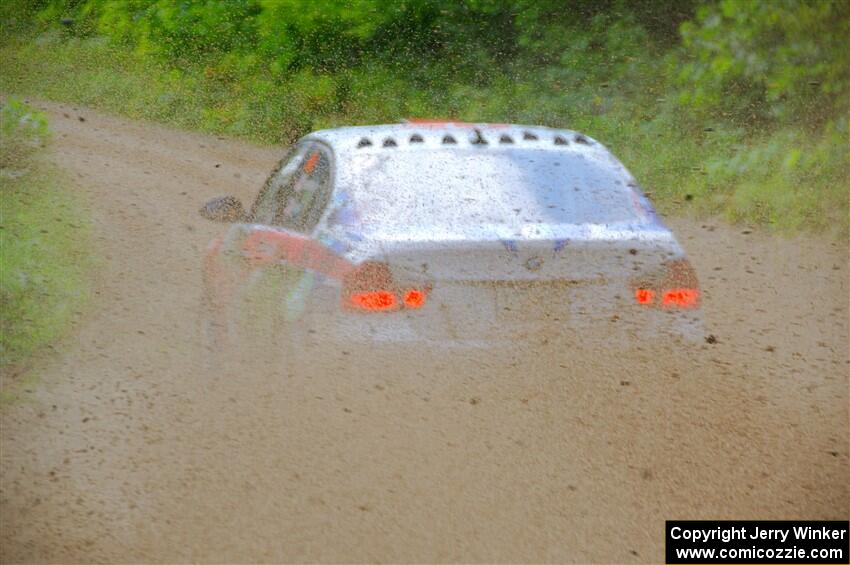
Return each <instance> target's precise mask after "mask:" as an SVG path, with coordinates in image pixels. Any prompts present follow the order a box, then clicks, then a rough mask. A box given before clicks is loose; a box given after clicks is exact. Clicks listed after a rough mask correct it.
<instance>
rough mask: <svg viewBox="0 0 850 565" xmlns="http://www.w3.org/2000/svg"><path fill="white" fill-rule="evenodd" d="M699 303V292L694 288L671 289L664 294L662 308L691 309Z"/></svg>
mask: <svg viewBox="0 0 850 565" xmlns="http://www.w3.org/2000/svg"><path fill="white" fill-rule="evenodd" d="M698 302H699V290H697V289H695V288H673V289H670V290H668V291H666V292H665V293H664V297H663V298H662V299H661V305H662V306H677V307H679V308H693V307H694V306H696V305H697V303H698Z"/></svg>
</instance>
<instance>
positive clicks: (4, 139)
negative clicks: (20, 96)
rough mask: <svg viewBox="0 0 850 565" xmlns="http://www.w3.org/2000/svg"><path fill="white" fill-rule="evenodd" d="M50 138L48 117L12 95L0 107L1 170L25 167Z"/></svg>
mask: <svg viewBox="0 0 850 565" xmlns="http://www.w3.org/2000/svg"><path fill="white" fill-rule="evenodd" d="M48 138H49V132H48V129H47V118H45V116H44V114H42V113H41V112H36V111H34V110H33V109H32V108H30V107H29V106H27V105H26V104H24V103H22V102H21V101H20V100H17V99H15V98H12V99H10V100H8V101H7V102H6V103H5V104H3V105H2V106H1V107H0V169H9V168H11V167H15V166H25V165H26V162H27V160H28V159H29V157H30V156H31V155H32V154H33V153H34V152H35V151H37V150H38V149H39V148H40V147H42V146H43V145H44V143H45V142H46V141H47V140H48Z"/></svg>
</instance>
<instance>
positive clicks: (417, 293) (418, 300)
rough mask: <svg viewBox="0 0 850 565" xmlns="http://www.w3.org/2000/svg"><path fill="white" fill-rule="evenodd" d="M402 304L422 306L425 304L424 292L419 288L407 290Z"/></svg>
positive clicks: (411, 306) (415, 306)
mask: <svg viewBox="0 0 850 565" xmlns="http://www.w3.org/2000/svg"><path fill="white" fill-rule="evenodd" d="M404 305H405V306H406V307H408V308H422V307H423V306H424V305H425V293H424V292H423V291H421V290H408V291H407V292H405V293H404Z"/></svg>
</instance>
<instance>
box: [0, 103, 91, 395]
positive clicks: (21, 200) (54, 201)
mask: <svg viewBox="0 0 850 565" xmlns="http://www.w3.org/2000/svg"><path fill="white" fill-rule="evenodd" d="M0 118H2V121H3V124H2V126H3V128H2V129H3V132H2V133H3V143H2V145H0V149H2V151H0V165H2V166H0V196H2V206H0V371H3V373H5V374H6V375H15V374H17V373H20V372H21V370H22V369H25V368H26V367H27V365H28V364H29V362H30V360H31V359H32V358H33V357H34V356H36V355H37V354H38V353H39V352H41V351H42V350H44V349H45V348H47V347H49V346H51V345H52V344H54V343H55V342H56V341H57V340H58V339H60V338H61V337H62V336H63V335H65V334H66V333H67V332H68V330H69V328H70V326H71V322H72V320H73V318H74V316H75V314H76V313H78V312H79V311H80V310H81V309H82V308H83V307H84V305H85V303H86V302H87V300H88V270H89V267H90V265H91V261H90V259H89V243H90V225H89V223H88V221H87V220H86V215H85V213H84V211H83V209H82V207H81V205H80V203H79V202H78V201H77V199H76V198H75V197H74V195H73V194H72V193H71V192H70V191H69V190H68V188H67V182H66V179H65V178H64V177H63V176H62V173H61V171H59V170H57V169H56V168H55V167H54V166H52V165H50V164H49V163H47V162H46V161H45V159H44V155H43V146H44V144H45V143H46V142H47V141H46V137H47V136H46V135H45V134H46V121H45V120H44V118H43V116H40V115H39V114H38V113H36V112H32V110H31V109H29V108H28V107H26V106H25V105H23V104H20V103H19V102H17V101H15V100H14V99H12V100H9V101H6V102H5V103H4V104H3V108H2V109H1V110H0ZM2 396H3V400H7V398H6V397H7V396H8V391H4V392H3V395H2Z"/></svg>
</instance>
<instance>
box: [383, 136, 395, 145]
mask: <svg viewBox="0 0 850 565" xmlns="http://www.w3.org/2000/svg"><path fill="white" fill-rule="evenodd" d="M384 147H398V143H396V142H395V139H393V138H392V137H388V138H386V139H385V140H384Z"/></svg>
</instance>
